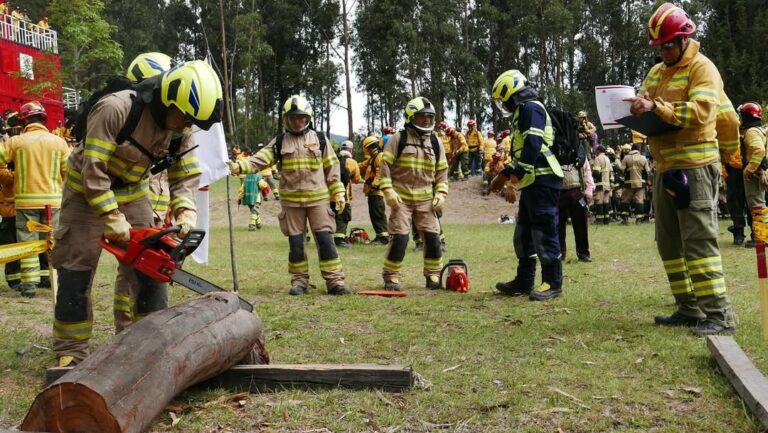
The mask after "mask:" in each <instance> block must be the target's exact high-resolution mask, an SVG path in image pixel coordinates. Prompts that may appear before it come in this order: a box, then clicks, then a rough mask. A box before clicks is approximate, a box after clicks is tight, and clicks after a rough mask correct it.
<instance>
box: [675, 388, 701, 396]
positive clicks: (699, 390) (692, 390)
mask: <svg viewBox="0 0 768 433" xmlns="http://www.w3.org/2000/svg"><path fill="white" fill-rule="evenodd" d="M680 389H681V390H683V391H685V392H689V393H691V394H696V395H701V388H699V387H696V386H681V387H680Z"/></svg>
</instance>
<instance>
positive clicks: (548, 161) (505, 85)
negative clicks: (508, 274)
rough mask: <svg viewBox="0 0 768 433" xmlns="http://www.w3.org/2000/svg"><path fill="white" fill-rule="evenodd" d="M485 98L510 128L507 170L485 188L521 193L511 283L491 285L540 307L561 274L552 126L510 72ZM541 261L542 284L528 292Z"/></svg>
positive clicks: (555, 291) (558, 175) (558, 289)
mask: <svg viewBox="0 0 768 433" xmlns="http://www.w3.org/2000/svg"><path fill="white" fill-rule="evenodd" d="M491 98H492V100H493V102H494V104H495V105H496V107H497V108H498V109H499V110H500V111H501V113H502V115H503V116H505V117H508V116H512V124H513V125H514V126H515V128H514V131H515V132H514V135H512V136H511V137H513V139H512V143H511V145H512V150H511V153H510V156H511V164H509V165H507V166H506V167H505V168H504V170H502V171H501V173H499V174H498V175H497V176H496V178H494V179H493V182H491V191H494V192H495V191H499V190H501V188H502V187H503V186H504V185H505V184H506V183H507V182H510V181H511V182H512V183H513V184H515V185H516V188H519V189H520V190H521V198H520V208H519V215H520V216H519V219H518V221H517V225H516V226H515V235H514V245H515V253H516V255H517V259H518V265H517V275H516V276H515V278H514V279H513V280H512V281H509V282H506V283H498V284H496V289H497V290H499V291H500V292H502V293H504V294H510V295H516V294H518V295H519V294H528V295H529V299H530V300H532V301H545V300H548V299H552V298H554V297H557V296H560V295H561V294H562V291H563V286H562V283H563V268H562V257H561V255H560V241H559V237H558V206H559V202H560V189H561V188H562V186H563V170H562V169H561V167H560V164H559V163H558V162H557V158H556V157H555V155H554V154H553V153H552V152H551V151H550V150H549V147H550V146H552V143H553V141H554V130H553V129H552V120H551V118H550V117H549V114H548V113H547V110H546V109H545V108H544V105H543V104H542V103H541V102H540V101H539V97H538V94H537V92H536V91H535V90H534V89H533V88H532V87H531V86H529V85H528V83H527V80H526V78H525V76H524V75H523V74H522V73H521V72H520V71H518V70H516V69H511V70H508V71H505V72H503V73H502V74H501V75H500V76H499V77H498V78H497V79H496V82H495V83H494V85H493V89H492V90H491ZM537 257H538V259H539V260H540V261H541V277H542V283H541V284H540V285H539V286H538V287H536V288H535V289H534V282H535V279H536V258H537Z"/></svg>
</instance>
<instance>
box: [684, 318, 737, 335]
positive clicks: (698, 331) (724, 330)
mask: <svg viewBox="0 0 768 433" xmlns="http://www.w3.org/2000/svg"><path fill="white" fill-rule="evenodd" d="M734 332H736V328H735V327H733V326H725V325H721V324H719V323H715V322H712V321H711V320H707V319H704V320H700V321H699V324H698V325H696V326H695V327H694V328H693V335H695V336H697V337H707V336H709V335H731V334H733V333H734Z"/></svg>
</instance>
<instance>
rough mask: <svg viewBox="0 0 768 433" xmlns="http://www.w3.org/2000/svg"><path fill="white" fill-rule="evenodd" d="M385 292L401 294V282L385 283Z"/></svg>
mask: <svg viewBox="0 0 768 433" xmlns="http://www.w3.org/2000/svg"><path fill="white" fill-rule="evenodd" d="M384 290H386V291H389V292H399V291H400V290H402V287H400V280H396V279H395V280H392V281H385V282H384Z"/></svg>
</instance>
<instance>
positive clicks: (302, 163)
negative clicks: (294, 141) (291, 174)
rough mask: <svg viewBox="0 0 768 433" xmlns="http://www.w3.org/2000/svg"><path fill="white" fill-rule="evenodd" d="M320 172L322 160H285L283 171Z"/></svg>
mask: <svg viewBox="0 0 768 433" xmlns="http://www.w3.org/2000/svg"><path fill="white" fill-rule="evenodd" d="M302 169H303V170H319V169H320V160H319V159H317V158H284V159H283V171H292V170H302Z"/></svg>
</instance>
